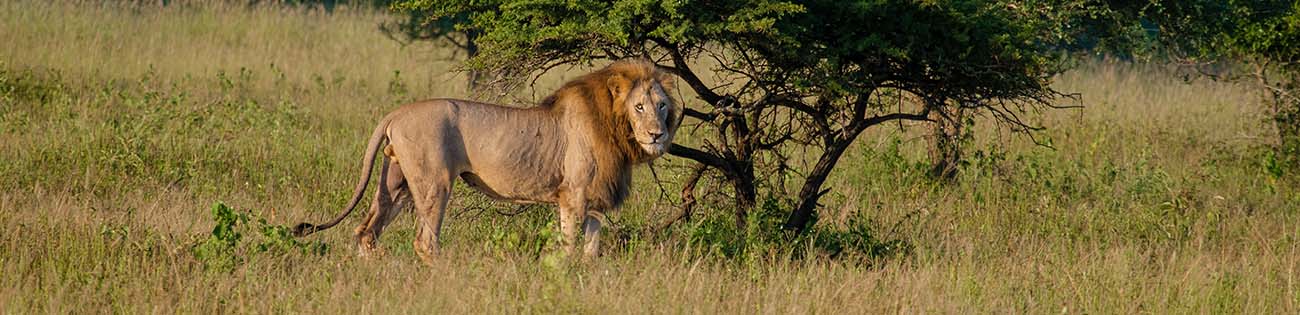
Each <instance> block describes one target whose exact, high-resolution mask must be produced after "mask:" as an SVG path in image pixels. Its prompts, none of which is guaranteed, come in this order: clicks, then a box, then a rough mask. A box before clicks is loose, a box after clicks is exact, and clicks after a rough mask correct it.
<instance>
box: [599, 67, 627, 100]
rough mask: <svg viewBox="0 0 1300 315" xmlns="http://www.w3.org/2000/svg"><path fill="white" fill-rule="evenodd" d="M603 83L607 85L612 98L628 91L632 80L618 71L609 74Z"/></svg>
mask: <svg viewBox="0 0 1300 315" xmlns="http://www.w3.org/2000/svg"><path fill="white" fill-rule="evenodd" d="M605 85H607V86H609V94H610V95H613V96H614V98H618V97H619V96H623V95H626V94H627V92H628V91H630V90H632V80H628V79H627V77H624V76H623V75H622V74H618V73H615V74H612V75H610V76H609V79H606V80H605Z"/></svg>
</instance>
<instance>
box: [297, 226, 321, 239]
mask: <svg viewBox="0 0 1300 315" xmlns="http://www.w3.org/2000/svg"><path fill="white" fill-rule="evenodd" d="M319 230H320V229H318V228H317V227H316V226H315V225H312V224H311V223H307V222H303V223H298V225H295V226H294V227H293V236H294V237H303V236H307V235H311V233H316V231H319Z"/></svg>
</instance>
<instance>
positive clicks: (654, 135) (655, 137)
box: [649, 131, 664, 141]
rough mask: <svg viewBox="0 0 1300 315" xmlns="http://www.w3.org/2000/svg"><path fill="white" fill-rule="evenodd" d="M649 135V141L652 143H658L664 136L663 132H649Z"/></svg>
mask: <svg viewBox="0 0 1300 315" xmlns="http://www.w3.org/2000/svg"><path fill="white" fill-rule="evenodd" d="M649 134H650V140H653V141H659V137H662V136H664V133H663V132H654V131H651V132H649Z"/></svg>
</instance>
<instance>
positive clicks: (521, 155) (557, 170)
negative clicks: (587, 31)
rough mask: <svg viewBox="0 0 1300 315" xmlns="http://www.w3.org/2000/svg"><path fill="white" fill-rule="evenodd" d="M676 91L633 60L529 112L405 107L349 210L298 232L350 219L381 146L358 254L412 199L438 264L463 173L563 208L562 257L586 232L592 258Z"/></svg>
mask: <svg viewBox="0 0 1300 315" xmlns="http://www.w3.org/2000/svg"><path fill="white" fill-rule="evenodd" d="M671 88H672V84H671V78H670V77H669V75H667V74H666V73H663V72H661V71H659V70H657V69H656V68H655V66H654V65H653V64H652V63H649V62H647V61H643V60H632V61H620V62H616V63H614V64H612V65H610V66H608V67H605V68H604V69H601V70H598V71H595V72H593V73H590V74H587V75H584V76H582V77H579V78H577V79H575V80H573V81H570V82H568V83H566V84H565V85H564V86H563V87H561V88H560V89H559V90H557V91H556V92H555V93H554V94H553V95H551V96H549V97H547V98H546V99H544V100H543V101H542V102H541V104H540V105H539V106H536V107H533V108H511V107H505V106H499V105H494V104H486V103H478V102H472V101H465V100H454V99H437V100H429V101H423V102H418V103H413V104H408V105H405V106H402V107H401V108H398V109H397V110H395V111H393V112H392V113H390V114H388V115H387V116H386V117H384V119H383V120H382V121H381V122H380V123H379V126H377V127H376V128H375V132H374V133H373V135H372V136H371V139H370V143H369V145H368V146H367V151H366V156H365V157H364V158H363V164H364V166H363V168H364V169H363V173H362V176H361V181H360V182H359V183H358V184H357V189H356V193H355V194H354V196H353V199H352V201H351V203H350V205H349V206H348V208H347V209H346V211H345V212H344V213H343V214H341V215H340V216H338V217H337V218H336V219H335V220H334V221H332V222H330V223H327V224H324V225H321V226H315V225H311V224H306V223H303V224H299V225H298V226H297V227H295V234H296V235H299V236H302V235H306V234H310V233H312V232H315V231H318V230H323V229H326V228H329V227H331V226H333V225H335V224H337V223H338V222H339V221H341V220H342V219H343V218H344V217H346V216H347V215H348V213H350V212H351V211H352V209H353V208H354V207H355V206H356V204H357V203H358V202H359V201H360V198H361V196H362V193H363V192H364V191H365V186H366V184H367V183H368V182H369V174H370V168H371V166H372V163H373V160H374V158H375V157H376V155H377V154H376V151H380V150H381V149H380V145H381V144H382V142H385V141H386V142H387V143H388V144H387V145H385V146H384V147H383V148H382V151H383V158H384V160H383V162H382V163H380V165H381V166H382V167H383V170H382V171H381V172H379V174H380V179H379V182H380V184H379V189H378V191H377V192H376V194H375V201H374V203H373V204H372V205H371V213H370V215H369V218H368V219H367V220H366V222H364V223H363V224H361V226H359V227H358V228H357V230H356V237H357V241H358V245H359V247H360V251H361V254H362V255H367V254H370V253H371V252H373V251H376V250H378V248H377V246H376V242H377V239H378V237H379V235H380V233H381V232H382V230H383V228H384V226H385V225H387V224H388V223H389V222H391V221H392V219H393V218H394V217H395V216H396V215H397V212H398V211H399V209H400V207H399V205H400V204H401V203H403V202H404V201H408V200H411V201H414V203H415V212H416V215H417V216H418V217H419V218H418V220H417V233H416V234H417V235H416V239H415V248H416V249H417V252H418V253H419V254H420V257H421V258H422V259H425V260H426V261H429V260H431V259H433V257H434V255H435V254H436V251H437V247H438V235H439V234H440V233H439V231H440V230H441V223H442V222H441V221H442V217H443V214H444V212H445V208H446V205H447V202H448V200H449V199H450V197H451V187H452V182H453V181H454V180H455V179H456V178H457V177H459V178H461V179H462V180H464V181H465V182H466V183H467V184H469V185H470V186H471V187H474V188H476V189H477V190H479V191H481V192H483V193H485V194H487V195H489V196H492V197H494V198H497V199H502V200H508V201H513V202H518V203H536V202H542V203H552V204H557V205H559V211H560V230H561V233H562V234H563V237H564V239H563V242H564V244H563V245H564V250H565V252H566V253H571V252H572V251H573V249H574V247H575V246H576V245H575V244H576V239H577V229H578V226H579V224H582V225H584V229H585V234H586V239H587V245H586V253H587V255H588V256H595V255H597V254H598V252H599V247H598V246H599V237H598V235H599V232H600V224H601V223H600V218H602V217H604V212H605V211H607V210H609V209H614V208H616V207H618V206H619V205H620V204H621V203H622V202H623V199H624V198H625V197H626V196H627V194H628V189H629V186H630V185H631V170H632V167H633V166H634V165H636V164H640V163H645V162H648V161H650V160H653V159H654V158H656V157H658V156H660V155H662V154H663V153H664V152H666V151H667V148H668V147H669V146H670V145H671V142H672V138H673V133H674V132H675V131H676V129H677V127H678V125H679V124H680V123H681V108H680V107H679V106H678V105H677V103H676V102H675V101H674V100H673V99H672V98H671V97H669V94H668V92H669V89H671ZM399 159H400V160H401V163H400V164H399V163H397V161H398V160H399ZM584 222H585V223H584Z"/></svg>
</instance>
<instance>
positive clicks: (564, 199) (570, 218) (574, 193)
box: [559, 189, 587, 257]
mask: <svg viewBox="0 0 1300 315" xmlns="http://www.w3.org/2000/svg"><path fill="white" fill-rule="evenodd" d="M559 197H560V200H559V206H560V207H559V208H560V237H561V238H562V239H561V240H560V246H562V247H563V250H564V255H565V256H566V257H573V252H574V251H575V250H576V249H577V245H578V225H579V224H581V223H582V221H583V218H585V217H586V216H587V211H586V210H587V202H586V195H585V194H583V191H582V189H575V190H566V191H563V192H561V193H560V196H559Z"/></svg>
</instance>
